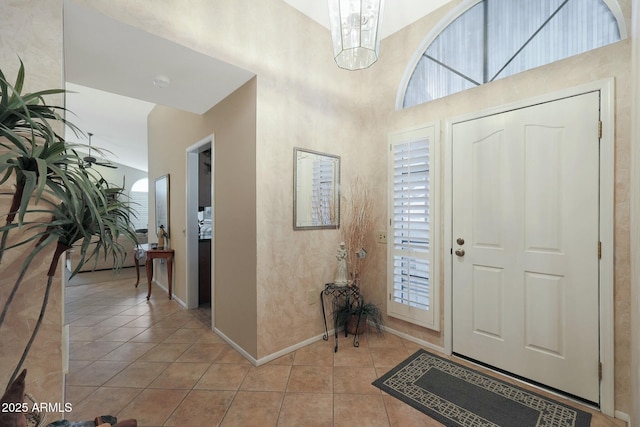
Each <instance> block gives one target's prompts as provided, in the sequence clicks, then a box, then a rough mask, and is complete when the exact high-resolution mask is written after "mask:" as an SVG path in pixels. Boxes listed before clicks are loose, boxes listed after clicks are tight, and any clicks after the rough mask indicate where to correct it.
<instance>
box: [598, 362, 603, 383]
mask: <svg viewBox="0 0 640 427" xmlns="http://www.w3.org/2000/svg"><path fill="white" fill-rule="evenodd" d="M598 380H599V381H602V362H598Z"/></svg>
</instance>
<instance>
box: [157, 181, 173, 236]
mask: <svg viewBox="0 0 640 427" xmlns="http://www.w3.org/2000/svg"><path fill="white" fill-rule="evenodd" d="M155 194H156V229H155V231H154V232H155V233H157V232H158V230H159V229H160V226H161V225H162V226H163V227H164V231H165V232H166V233H167V236H170V235H171V234H170V230H169V174H166V175H163V176H161V177H159V178H156V182H155Z"/></svg>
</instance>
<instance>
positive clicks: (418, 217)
mask: <svg viewBox="0 0 640 427" xmlns="http://www.w3.org/2000/svg"><path fill="white" fill-rule="evenodd" d="M434 137H435V135H434V131H433V128H432V127H431V128H423V129H419V130H416V131H411V132H406V133H402V134H394V135H393V136H392V137H391V146H390V159H389V160H390V161H389V163H390V165H389V182H390V192H389V194H390V200H389V216H390V227H389V228H390V230H389V231H390V232H389V233H388V236H390V237H391V241H390V242H389V243H390V245H389V248H388V251H389V267H388V268H389V270H390V272H389V304H388V314H389V315H391V316H394V317H399V318H402V319H404V320H408V321H412V322H413V323H417V324H421V325H423V326H428V327H431V328H437V323H438V322H437V319H436V318H435V316H434V313H435V312H436V311H437V309H436V307H435V306H436V305H437V304H438V300H437V299H434V292H433V286H432V276H433V275H432V266H433V265H434V264H435V263H434V262H433V256H432V250H431V247H432V240H431V235H432V224H433V221H432V218H433V215H432V212H431V200H432V191H431V183H432V176H433V170H432V165H433V160H432V153H431V149H432V145H433V139H434Z"/></svg>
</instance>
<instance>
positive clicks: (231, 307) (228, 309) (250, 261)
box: [204, 79, 258, 358]
mask: <svg viewBox="0 0 640 427" xmlns="http://www.w3.org/2000/svg"><path fill="white" fill-rule="evenodd" d="M255 105H256V79H252V80H250V81H249V82H247V83H246V84H245V85H244V86H242V87H241V88H240V89H238V90H237V91H236V92H234V93H233V94H231V95H230V96H228V97H227V98H226V99H224V100H223V101H222V102H221V103H219V104H218V105H216V106H215V107H214V108H212V109H211V110H210V111H208V112H207V113H206V114H205V116H204V117H205V120H206V121H207V123H210V124H211V125H212V128H213V132H214V134H215V143H214V148H215V150H214V156H215V158H214V166H213V167H214V173H215V175H214V203H213V206H214V209H215V224H214V241H213V244H214V247H213V249H214V251H215V258H216V259H215V269H214V274H215V294H214V295H213V303H214V304H215V326H216V328H217V329H218V330H220V331H221V332H223V333H224V334H225V335H226V336H228V337H229V338H231V339H232V340H233V341H234V342H235V343H237V344H238V345H240V346H241V347H242V348H243V349H244V350H245V351H247V352H248V353H249V354H250V355H251V356H252V357H254V358H255V357H256V356H257V327H258V326H257V325H258V318H257V314H256V304H257V303H256V181H257V177H256V143H255V139H256V137H255V135H256V107H255Z"/></svg>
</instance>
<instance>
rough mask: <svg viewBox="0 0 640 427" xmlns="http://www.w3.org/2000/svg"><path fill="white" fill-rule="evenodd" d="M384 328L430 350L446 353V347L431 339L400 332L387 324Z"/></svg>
mask: <svg viewBox="0 0 640 427" xmlns="http://www.w3.org/2000/svg"><path fill="white" fill-rule="evenodd" d="M383 328H384V331H385V332H389V333H390V334H392V335H396V336H398V337H400V338H403V339H405V340H407V341H411V342H414V343H416V344H418V345H420V346H422V347H426V348H428V349H430V350H433V351H437V352H439V353H442V354H446V353H445V352H444V347H440V346H438V345H435V344H432V343H430V342H429V341H425V340H421V339H419V338H416V337H412V336H411V335H409V334H406V333H404V332H400V331H396V330H395V329H391V328H388V327H386V326H384V327H383Z"/></svg>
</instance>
